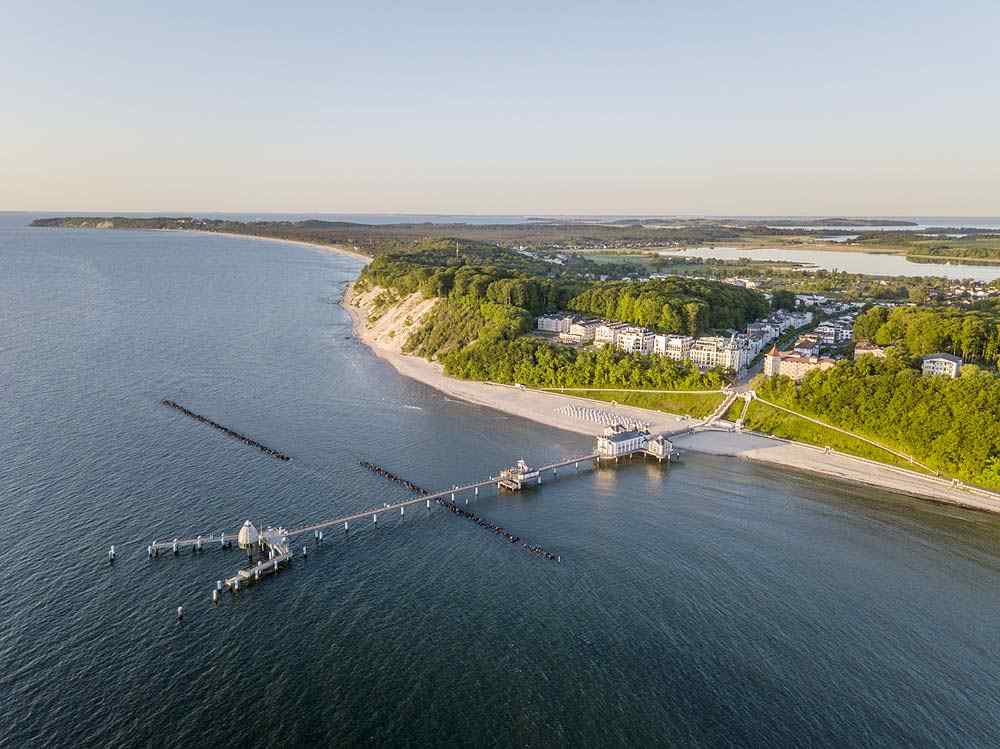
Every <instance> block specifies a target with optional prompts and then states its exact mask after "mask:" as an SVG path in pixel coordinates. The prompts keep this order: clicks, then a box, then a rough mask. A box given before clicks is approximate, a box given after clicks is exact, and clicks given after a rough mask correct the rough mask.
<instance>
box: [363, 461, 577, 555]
mask: <svg viewBox="0 0 1000 749" xmlns="http://www.w3.org/2000/svg"><path fill="white" fill-rule="evenodd" d="M360 463H361V465H362V466H364V467H365V468H367V469H368V470H369V471H371V472H372V473H374V474H375V475H377V476H381V477H382V478H384V479H387V480H389V481H394V482H395V483H397V484H402V485H403V486H405V487H406V488H407V489H409V490H410V491H412V492H416V493H417V494H420V495H423V496H427V495H429V494H430V492H429V491H428V490H427V489H423V488H421V487H419V486H417V485H416V484H414V483H413V482H412V481H409V480H408V479H404V478H403V477H402V476H397V475H396V474H395V473H393V472H392V471H388V470H386V469H385V468H382V466H379V465H375V464H374V463H369V462H368V461H367V460H362V461H360ZM434 501H435V502H437V503H438V504H439V505H441V506H442V507H444V508H445V509H447V510H448V511H449V512H451V513H453V514H455V515H459V516H461V517H463V518H465V519H466V520H471V521H473V522H474V523H476V524H477V525H478V526H479V527H480V528H484V529H486V530H488V531H492V532H493V533H495V534H497V535H498V536H503V537H504V538H505V539H507V540H508V541H509V542H510V543H512V544H520V545H521V548H522V549H523V550H524V551H526V552H528V553H529V554H534V555H535V556H539V557H543V558H544V559H548V560H551V561H560V557H559V555H557V554H553V553H552V552H550V551H546V550H545V549H543V548H542V547H541V546H536V545H535V544H529V543H528V542H527V541H525V540H524V539H522V538H521V537H520V536H515V535H514V534H513V533H511V532H510V531H508V530H507V529H506V528H503V527H502V526H499V525H497V524H496V523H494V522H493V521H491V520H489V519H487V518H484V517H480V516H479V515H477V514H476V513H474V512H470V511H469V510H466V509H465V508H464V507H462V506H460V505H458V504H456V503H455V502H453V501H452V500H449V499H445V498H444V497H443V496H437V497H435V498H434Z"/></svg>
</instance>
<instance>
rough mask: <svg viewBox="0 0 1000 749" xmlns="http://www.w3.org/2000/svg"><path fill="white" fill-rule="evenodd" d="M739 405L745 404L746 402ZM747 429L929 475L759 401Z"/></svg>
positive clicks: (917, 468) (899, 460) (746, 422)
mask: <svg viewBox="0 0 1000 749" xmlns="http://www.w3.org/2000/svg"><path fill="white" fill-rule="evenodd" d="M738 402H739V403H740V404H741V405H742V401H738ZM744 427H745V428H747V429H751V430H753V431H755V432H761V433H763V434H773V435H774V436H776V437H782V438H783V439H788V440H794V441H796V442H805V443H807V444H810V445H816V446H817V447H830V448H833V449H834V450H837V451H839V452H842V453H847V454H848V455H856V456H858V457H859V458H867V459H868V460H875V461H878V462H879V463H887V464H889V465H894V466H898V467H900V468H907V469H909V470H911V471H917V472H918V473H927V471H925V470H924V469H922V468H921V467H920V466H918V465H914V464H912V463H910V462H909V461H908V460H905V459H903V458H900V457H899V456H897V455H893V454H892V453H890V452H887V451H885V450H881V449H879V448H877V447H875V446H874V445H869V444H868V443H867V442H862V441H861V440H858V439H855V438H853V437H850V436H849V435H846V434H841V433H840V432H838V431H835V430H833V429H828V428H826V427H822V426H820V425H818V424H813V423H812V422H811V421H806V420H805V419H801V418H799V417H798V416H795V415H793V414H789V413H785V412H784V411H779V410H777V409H775V408H771V406H768V405H767V404H765V403H761V402H760V401H757V400H755V401H753V402H752V403H751V404H750V409H749V410H748V411H747V416H746V421H745V422H744Z"/></svg>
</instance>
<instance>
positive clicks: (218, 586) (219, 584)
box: [215, 580, 222, 590]
mask: <svg viewBox="0 0 1000 749" xmlns="http://www.w3.org/2000/svg"><path fill="white" fill-rule="evenodd" d="M215 589H216V590H222V580H216V581H215Z"/></svg>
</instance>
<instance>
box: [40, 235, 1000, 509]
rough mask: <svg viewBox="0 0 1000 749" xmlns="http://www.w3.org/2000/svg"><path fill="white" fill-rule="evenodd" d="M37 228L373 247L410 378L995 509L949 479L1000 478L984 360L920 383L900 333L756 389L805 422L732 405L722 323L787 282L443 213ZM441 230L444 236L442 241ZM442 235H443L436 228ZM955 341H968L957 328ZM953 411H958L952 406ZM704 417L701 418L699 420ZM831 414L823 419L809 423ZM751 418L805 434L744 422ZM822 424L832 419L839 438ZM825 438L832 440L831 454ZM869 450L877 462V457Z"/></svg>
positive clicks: (389, 345) (521, 410)
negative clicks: (560, 316) (604, 332)
mask: <svg viewBox="0 0 1000 749" xmlns="http://www.w3.org/2000/svg"><path fill="white" fill-rule="evenodd" d="M36 224H37V225H39V226H62V227H80V228H102V229H114V228H127V229H134V228H142V229H158V230H185V231H211V232H216V233H226V234H234V235H239V236H245V237H254V238H263V239H280V240H286V241H288V240H291V241H297V242H305V243H308V244H314V245H317V246H320V247H323V248H326V249H332V250H335V251H349V252H352V253H360V254H363V255H366V256H374V258H375V259H374V261H373V262H370V263H369V264H368V265H367V266H366V268H365V269H364V270H363V271H362V273H361V276H360V277H359V279H358V281H357V282H356V283H355V285H354V287H353V288H352V289H351V290H350V291H349V292H348V295H347V297H346V299H345V303H346V305H347V306H348V308H349V309H350V310H351V312H352V315H353V316H354V320H355V329H356V332H357V334H358V336H359V337H360V338H361V339H362V340H364V341H365V342H366V343H367V344H368V345H370V346H371V347H372V349H373V350H374V351H375V352H376V353H377V354H379V355H380V356H382V357H383V358H384V359H386V360H387V361H389V362H390V363H391V364H392V365H393V366H394V367H396V368H397V369H398V370H399V371H400V372H402V373H403V374H405V375H407V376H409V377H413V378H414V379H418V380H421V381H423V382H426V383H428V384H430V385H432V386H433V387H435V388H437V389H439V390H441V391H443V392H445V393H448V394H451V395H453V396H456V397H459V398H462V399H465V400H467V401H470V402H474V403H478V404H482V405H486V406H490V407H492V408H496V409H498V410H502V411H506V412H509V413H513V414H517V415H519V416H523V417H525V418H529V419H532V420H535V421H539V422H543V423H546V424H550V425H552V426H556V427H560V428H563V429H569V430H572V431H575V432H579V433H585V434H594V433H595V432H597V431H599V430H600V427H599V425H598V424H595V423H592V422H586V421H580V420H578V419H574V418H573V417H572V416H570V415H568V413H567V411H566V408H565V407H566V406H567V405H571V404H580V403H582V402H586V403H587V404H588V405H589V406H592V407H595V408H598V407H599V408H604V409H611V410H613V411H614V412H616V413H620V414H621V415H622V416H625V417H628V418H634V419H636V420H639V421H643V422H646V423H649V424H650V425H651V428H652V429H654V430H656V431H662V432H666V433H671V434H674V435H675V438H676V439H677V440H678V444H679V446H681V447H686V448H687V449H692V450H701V451H705V452H716V453H720V454H728V455H736V456H741V457H746V458H750V459H754V460H760V461H768V462H774V463H780V464H782V465H786V466H790V467H794V468H799V469H803V470H810V471H816V472H820V473H825V474H828V475H831V476H836V477H838V478H844V479H848V480H853V481H859V482H863V483H870V484H873V485H878V486H883V487H886V488H890V489H894V490H897V491H900V492H905V493H908V494H915V495H919V496H924V497H928V498H933V499H938V500H943V501H948V502H954V503H958V504H963V505H967V506H971V507H977V508H979V509H990V510H1000V498H998V497H997V496H996V495H993V494H991V493H989V492H985V491H982V490H979V489H975V488H963V487H962V486H961V485H959V484H957V483H955V482H953V481H952V479H956V478H957V479H959V480H960V482H963V483H967V484H970V485H973V484H979V485H980V486H983V487H989V488H994V487H1000V473H996V470H997V468H996V467H997V466H1000V458H998V456H1000V436H998V435H997V433H996V424H997V423H998V422H1000V415H998V414H996V413H995V411H996V409H997V404H998V403H1000V392H998V396H997V397H996V398H993V399H990V398H988V397H987V399H986V401H983V400H982V399H983V393H989V392H993V391H1000V387H998V385H997V379H996V377H995V376H994V375H992V374H991V373H990V372H988V371H986V370H985V369H983V370H982V371H979V372H974V373H973V374H972V375H971V377H972V378H975V379H969V378H966V377H963V378H962V379H961V380H955V381H954V383H955V385H954V387H952V386H951V385H949V384H948V383H945V382H943V381H940V380H938V379H937V378H920V377H919V374H918V373H917V374H914V372H913V369H912V368H913V361H914V360H913V358H912V356H913V354H917V355H919V354H920V353H921V350H920V349H919V348H918V347H919V346H921V345H924V344H919V343H917V342H916V341H915V340H900V341H899V355H898V356H894V357H890V358H888V359H879V360H871V361H868V362H864V363H858V362H852V361H850V359H846V360H844V361H843V363H841V364H838V365H837V366H836V367H834V369H832V370H830V371H826V372H825V371H816V372H811V373H810V374H809V375H808V377H806V378H805V380H803V381H802V383H801V384H795V383H786V384H782V382H781V381H782V378H780V377H779V378H777V380H776V381H775V382H773V383H772V382H761V383H759V384H758V385H757V390H759V391H761V392H765V393H766V395H767V397H766V399H765V401H766V402H768V403H774V404H775V407H779V406H780V407H781V408H782V409H785V410H786V411H787V412H788V413H792V414H801V419H799V420H796V419H798V418H799V417H795V418H792V419H791V420H789V419H787V418H786V419H784V420H783V421H781V423H778V422H776V421H775V420H774V418H773V417H772V416H771V411H770V410H768V409H770V408H771V407H770V406H766V405H764V403H765V401H761V402H759V403H758V402H753V403H747V406H748V408H743V409H741V408H738V406H739V404H738V403H737V404H735V405H734V403H733V394H732V392H731V391H732V389H733V387H734V386H737V385H738V386H740V388H741V389H748V390H750V389H752V388H751V387H748V383H747V380H746V379H743V380H734V379H733V377H734V373H738V372H739V370H741V369H742V368H743V367H744V366H749V365H750V363H751V362H749V361H748V360H740V361H739V363H738V365H737V366H728V364H727V361H729V360H723V359H719V358H717V357H718V356H721V355H723V354H722V352H723V351H725V350H728V349H726V348H725V344H724V343H722V342H723V341H725V340H726V339H725V336H728V335H734V334H735V333H739V332H740V331H742V330H744V329H748V328H749V327H751V326H752V325H758V322H757V321H760V320H762V319H763V318H764V317H765V316H767V315H768V314H770V312H771V311H772V310H778V311H780V310H781V308H782V307H783V306H785V305H794V304H796V303H797V302H796V298H795V295H794V294H789V293H787V292H784V293H778V292H780V291H781V290H780V289H775V290H774V291H773V292H772V293H771V298H770V300H768V298H767V297H765V296H764V295H763V294H761V293H760V292H758V291H755V290H752V289H749V288H745V287H741V286H739V285H734V284H731V283H722V282H720V281H714V280H707V279H688V278H681V277H672V276H668V277H661V278H650V279H649V280H633V279H632V277H631V276H630V274H633V273H635V268H634V266H631V267H628V266H626V267H625V268H624V269H622V268H618V267H616V266H614V265H612V266H609V265H607V264H604V263H597V262H595V261H594V260H592V259H589V258H588V256H587V255H586V254H580V253H575V252H567V251H560V252H555V253H546V252H542V251H540V250H529V249H525V248H524V247H521V246H517V247H515V248H511V247H508V246H506V245H504V244H500V246H498V243H497V242H488V241H484V240H482V239H479V240H472V239H466V238H464V237H463V235H464V234H465V233H466V232H469V233H473V234H477V233H478V234H479V236H483V235H484V232H502V231H509V232H511V234H512V235H517V233H518V232H521V231H527V230H529V229H530V230H537V231H541V232H543V233H544V232H554V231H557V230H558V231H569V230H566V229H565V227H563V228H562V229H557V227H553V226H551V225H542V224H531V225H530V226H529V227H522V226H514V227H511V226H493V227H481V226H472V225H457V226H456V225H447V226H445V225H440V226H437V227H436V228H435V229H434V230H433V231H432V230H431V229H430V228H429V227H428V226H427V225H405V226H403V225H396V226H394V227H390V228H386V227H377V226H368V225H364V226H361V225H354V224H342V223H339V222H322V221H318V222H317V221H305V222H254V223H242V222H230V221H222V220H216V219H187V218H160V219H133V218H127V217H126V218H123V219H119V218H95V217H86V218H75V219H41V220H39V221H38V222H36ZM572 226H573V227H574V228H573V229H572V231H569V234H559V235H558V236H562V237H563V241H569V237H570V236H580V234H578V233H574V232H579V233H582V232H584V231H589V230H590V229H587V228H586V227H585V226H584V225H576V224H574V225H572ZM599 228H600V229H602V230H603V229H609V230H610V231H614V232H621V231H632V230H633V229H632V228H625V227H622V226H613V227H599ZM700 230H702V229H699V231H700ZM445 231H448V232H450V233H451V236H445V235H444V234H443V233H444V232H445ZM421 232H423V233H421ZM435 232H440V233H442V235H441V236H435V235H434V233H435ZM428 235H430V236H428ZM608 271H610V272H608ZM619 279H620V280H619ZM560 309H562V310H566V311H567V313H569V314H573V315H576V316H578V317H582V318H587V316H588V315H589V316H590V318H591V319H600V318H603V319H604V320H606V321H607V322H608V324H609V325H612V327H613V326H614V325H621V326H633V327H634V328H635V329H636V330H639V331H642V330H648V331H649V333H648V334H646V333H642V334H640V335H639V338H638V339H635V341H636V342H635V343H634V346H635V348H634V349H623V348H622V347H621V345H611V346H604V347H601V346H598V347H596V348H595V347H594V346H593V345H588V344H587V343H586V341H584V342H583V345H581V343H580V342H579V341H578V342H576V343H574V342H573V341H572V340H568V342H566V341H561V340H556V339H555V338H553V336H551V335H547V334H545V333H544V331H541V330H536V318H540V316H544V315H545V314H549V313H551V312H553V311H557V310H560ZM963 314H964V313H963ZM976 314H981V313H976ZM964 319H965V317H961V320H960V325H963V324H965V323H963V322H962V320H964ZM969 319H973V318H969ZM949 324H950V323H949ZM966 327H967V328H968V326H966ZM968 329H969V330H972V329H973V328H968ZM895 330H897V328H893V327H886V329H885V331H884V332H883V333H880V334H879V335H881V336H883V337H884V338H886V339H889V338H892V337H893V336H895V335H896V334H895ZM998 330H1000V328H998ZM727 331H728V332H727ZM734 331H735V333H734ZM982 331H983V332H982V338H981V340H982V343H976V344H973V345H974V346H978V347H979V348H978V350H979V351H980V352H986V351H988V350H992V349H991V346H992V344H991V343H990V341H991V340H992V339H991V338H990V335H991V334H990V328H989V327H988V326H986V327H984V328H982ZM656 335H660V336H663V337H664V338H666V337H668V336H674V337H680V338H685V337H686V338H687V339H691V340H700V339H702V338H705V339H713V337H714V340H717V341H720V343H719V344H712V345H713V346H715V345H717V346H718V347H719V348H717V349H713V350H715V351H717V353H716V354H713V356H714V357H716V358H712V359H705V360H703V363H702V364H700V365H699V364H696V363H694V362H693V361H692V360H691V359H690V358H689V357H687V356H684V357H679V358H673V357H671V356H665V355H657V354H655V353H653V352H652V350H651V348H649V349H647V348H646V346H647V345H650V346H651V342H652V339H653V337H655V336H656ZM740 335H743V334H742V333H740ZM977 335H978V334H977ZM970 340H971V339H970ZM940 341H942V339H940V338H939V339H936V342H940ZM612 342H614V339H612ZM954 345H955V346H959V345H961V344H960V342H959V338H956V339H955V343H954ZM725 355H726V356H728V354H725ZM862 364H863V366H862ZM970 371H971V370H970ZM827 382H829V383H831V384H832V383H836V387H837V388H838V391H837V392H838V395H837V397H838V398H839V399H840V400H844V401H845V403H846V404H847V405H846V406H845V409H844V410H841V411H837V412H830V413H820V412H819V411H817V410H816V409H817V408H820V407H822V403H824V402H826V401H816V402H813V401H812V400H810V397H811V396H810V394H811V393H814V392H821V391H822V389H823V387H824V383H827ZM872 388H875V389H876V392H881V389H882V388H885V389H887V390H886V392H891V393H895V394H896V402H898V405H897V403H896V402H893V403H892V404H890V405H889V406H886V405H885V404H882V405H880V406H878V408H877V409H876V410H874V411H873V409H872V406H873V405H874V404H875V403H876V402H877V400H878V397H881V396H878V397H873V395H872ZM560 391H562V392H560ZM571 392H572V394H570V393H571ZM866 393H867V394H866ZM910 398H912V399H922V401H921V403H920V407H919V408H915V407H914V406H912V405H906V404H907V402H908V401H907V399H910ZM827 400H829V399H827ZM910 402H912V401H910ZM984 403H985V404H986V405H985V407H984V406H983V404H984ZM867 413H873V414H877V417H876V418H873V419H872V420H871V421H870V422H869V421H865V420H863V419H861V420H859V419H857V418H854V420H853V421H849V420H848V419H845V418H844V417H845V416H846V415H848V414H853V415H864V414H867ZM956 413H964V414H966V415H965V416H963V417H962V418H961V419H956V418H955V414H956ZM915 419H919V423H920V426H919V427H917V426H916V421H915ZM810 420H811V421H810ZM694 424H697V425H699V427H700V428H699V429H697V430H692V429H690V427H691V426H692V425H694ZM823 424H828V425H829V428H826V427H823V426H817V425H823ZM755 425H756V427H757V428H761V427H768V428H771V429H773V431H771V432H770V433H771V434H779V435H782V434H783V435H785V436H789V437H792V438H793V440H802V441H803V442H811V443H812V444H811V445H809V444H799V443H796V442H794V441H783V440H779V439H772V438H769V437H768V436H766V434H755V433H750V432H749V431H748V430H749V428H751V427H754V426H755ZM740 427H746V429H744V430H740V429H739V428H740ZM824 430H826V431H824ZM829 430H840V431H839V432H837V433H836V435H835V437H836V438H835V439H834V432H833V431H829ZM845 435H847V436H845ZM831 444H832V445H833V446H834V447H835V448H836V450H829V449H827V448H828V447H829V446H830V445H831ZM873 446H874V447H873ZM970 448H972V449H970ZM849 453H854V455H855V456H856V457H852V456H851V455H850V454H849ZM895 455H903V456H909V458H908V459H904V461H903V465H911V466H914V467H919V466H921V465H922V466H925V468H924V469H921V470H923V471H924V474H925V475H920V474H919V473H916V472H913V471H910V470H906V469H904V468H903V467H902V465H900V461H899V460H898V458H897V457H894V456H895ZM873 458H874V460H876V461H884V462H872V459H873ZM935 473H937V474H940V475H939V476H934V475H932V474H935Z"/></svg>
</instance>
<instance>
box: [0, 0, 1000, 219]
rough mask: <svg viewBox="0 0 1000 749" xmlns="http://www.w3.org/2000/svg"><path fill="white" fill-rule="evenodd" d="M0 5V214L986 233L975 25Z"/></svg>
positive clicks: (752, 7)
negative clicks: (964, 227) (717, 223)
mask: <svg viewBox="0 0 1000 749" xmlns="http://www.w3.org/2000/svg"><path fill="white" fill-rule="evenodd" d="M3 5H5V6H6V7H4V8H2V12H0V49H2V50H3V53H2V54H0V88H2V92H3V93H2V97H0V209H5V210H51V211H72V210H77V211H164V212H167V211H169V212H185V213H197V212H199V211H202V212H209V211H246V212H264V211H275V212H303V213H310V212H312V213H318V212H328V213H338V212H339V213H347V212H393V213H395V212H414V213H482V214H539V215H541V214H647V215H672V214H714V215H718V214H727V215H854V216H864V215H882V216H906V215H925V216H948V215H952V216H995V215H1000V137H998V135H997V133H998V132H1000V96H998V95H997V91H998V90H1000V80H998V79H1000V44H997V43H995V39H996V38H997V37H998V36H1000V3H997V2H995V0H990V1H989V2H979V1H978V0H973V1H963V0H956V2H953V3H943V2H940V0H935V2H924V1H923V0H910V1H907V2H902V1H901V0H882V1H881V2H878V3H872V2H870V0H868V1H866V2H863V3H862V2H855V1H854V0H844V1H842V2H836V3H834V2H825V3H822V4H820V3H814V2H809V1H808V0H803V2H780V3H779V2H771V1H769V0H758V1H757V2H725V1H724V0H722V1H717V2H711V3H709V2H704V0H702V1H700V2H687V1H685V2H670V1H668V0H664V1H661V2H627V1H626V2H575V3H571V4H570V3H566V4H564V3H558V2H545V3H539V2H537V1H536V2H533V3H522V2H520V1H519V0H512V1H511V2H506V3H500V4H497V3H490V4H485V3H479V2H476V1H475V0H469V1H468V2H464V3H457V2H456V3H436V2H427V3H415V2H414V3H405V4H404V3H381V2H377V0H371V1H369V2H365V3H361V2H357V3H355V2H347V3H341V2H336V1H335V0H334V1H332V2H316V3H296V2H290V3H287V4H277V3H270V2H269V3H256V2H239V3H236V2H228V1H227V0H217V1H215V2H211V3H205V2H199V3H193V2H187V1H186V0H173V1H172V2H170V3H157V4H146V3H135V2H133V1H130V2H102V0H95V2H92V3H80V2H78V1H77V0H73V1H72V2H47V1H46V0H40V1H34V0H33V1H32V2H18V1H17V0H7V2H6V3H4V4H3ZM279 5H280V7H279ZM85 6H86V7H85Z"/></svg>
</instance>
